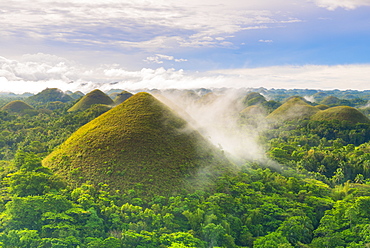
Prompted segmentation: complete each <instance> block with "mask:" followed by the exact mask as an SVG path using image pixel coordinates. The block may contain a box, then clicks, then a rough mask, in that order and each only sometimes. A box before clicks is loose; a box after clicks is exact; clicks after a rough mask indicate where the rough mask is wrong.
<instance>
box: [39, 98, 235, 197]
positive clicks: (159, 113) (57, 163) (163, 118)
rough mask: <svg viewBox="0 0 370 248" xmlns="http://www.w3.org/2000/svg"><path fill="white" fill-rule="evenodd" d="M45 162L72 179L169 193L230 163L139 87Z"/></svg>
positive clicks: (195, 183)
mask: <svg viewBox="0 0 370 248" xmlns="http://www.w3.org/2000/svg"><path fill="white" fill-rule="evenodd" d="M43 165H44V166H46V167H49V168H51V169H52V170H54V171H55V172H56V173H57V174H59V175H60V176H62V177H64V178H65V179H67V181H68V182H69V183H71V184H74V183H77V184H80V183H82V182H86V181H91V182H93V183H94V184H99V183H107V184H109V185H110V186H111V187H112V188H113V189H115V190H121V191H127V190H128V189H132V188H135V189H141V190H143V194H146V195H152V194H162V195H163V194H168V193H171V192H176V191H177V192H179V191H183V190H185V191H188V190H190V191H191V190H193V189H196V188H198V187H199V186H202V184H207V180H208V179H210V178H212V177H213V175H214V174H213V173H214V171H213V170H216V171H217V170H218V171H220V170H223V168H224V167H225V166H229V165H230V164H229V162H228V161H227V160H226V159H225V158H224V157H223V155H222V154H221V153H220V152H219V151H218V150H217V149H215V148H214V147H213V146H212V145H211V144H209V143H208V141H206V140H205V139H204V138H203V137H202V136H201V135H200V134H199V133H198V132H197V131H195V130H193V129H192V128H190V127H189V126H188V124H187V122H186V121H184V120H183V119H181V118H180V117H179V116H177V115H176V114H174V112H173V111H172V110H170V109H169V108H168V107H167V106H166V105H164V104H163V103H161V102H160V101H159V100H157V99H156V98H154V97H153V96H152V95H150V94H148V93H138V94H136V95H134V96H132V97H130V98H129V99H128V100H126V101H125V102H123V103H122V104H120V105H118V106H117V107H115V108H113V109H111V110H110V111H108V112H106V113H104V114H103V115H101V116H99V117H98V118H96V119H94V120H93V121H91V122H89V123H88V124H86V125H84V126H83V127H81V128H80V129H78V130H77V131H76V132H75V133H74V134H73V135H72V136H71V137H70V138H69V139H68V140H67V141H66V142H64V143H63V144H62V145H61V146H60V147H59V148H58V149H57V150H55V151H54V152H52V153H51V154H50V155H49V156H48V157H46V158H45V159H44V161H43ZM198 174H199V175H200V174H202V177H201V178H200V177H198ZM207 178H208V179H207ZM204 186H205V185H204Z"/></svg>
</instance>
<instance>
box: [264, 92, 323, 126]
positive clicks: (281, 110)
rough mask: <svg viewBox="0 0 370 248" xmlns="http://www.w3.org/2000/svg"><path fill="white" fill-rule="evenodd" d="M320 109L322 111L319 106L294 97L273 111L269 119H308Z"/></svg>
mask: <svg viewBox="0 0 370 248" xmlns="http://www.w3.org/2000/svg"><path fill="white" fill-rule="evenodd" d="M318 111H320V110H319V109H318V108H316V107H314V106H311V105H309V104H308V103H306V102H305V101H303V100H302V99H300V98H299V97H293V98H291V99H289V100H288V101H287V102H285V103H284V104H283V105H281V106H280V107H278V108H277V109H275V110H274V111H273V112H271V113H270V114H269V115H268V116H267V119H268V120H270V121H287V120H297V119H306V118H309V117H310V116H312V115H313V114H315V113H316V112H318Z"/></svg>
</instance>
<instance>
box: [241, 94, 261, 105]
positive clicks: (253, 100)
mask: <svg viewBox="0 0 370 248" xmlns="http://www.w3.org/2000/svg"><path fill="white" fill-rule="evenodd" d="M263 102H266V99H265V97H264V96H263V95H261V94H260V93H258V92H250V93H249V94H247V95H246V96H245V97H244V98H243V100H242V103H243V105H244V106H246V107H248V106H252V105H256V104H261V103H263Z"/></svg>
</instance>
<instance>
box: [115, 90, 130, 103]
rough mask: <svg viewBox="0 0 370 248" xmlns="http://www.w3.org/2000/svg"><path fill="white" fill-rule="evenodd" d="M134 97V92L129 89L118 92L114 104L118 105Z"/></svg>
mask: <svg viewBox="0 0 370 248" xmlns="http://www.w3.org/2000/svg"><path fill="white" fill-rule="evenodd" d="M130 97H132V94H131V93H130V92H128V91H122V92H121V93H119V94H117V96H116V97H115V98H114V101H113V102H114V105H118V104H121V103H123V102H124V101H126V100H127V99H129V98H130Z"/></svg>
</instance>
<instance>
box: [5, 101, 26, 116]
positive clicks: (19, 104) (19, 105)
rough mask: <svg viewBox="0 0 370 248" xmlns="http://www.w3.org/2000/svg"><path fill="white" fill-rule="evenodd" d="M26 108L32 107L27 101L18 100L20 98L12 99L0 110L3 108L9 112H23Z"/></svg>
mask: <svg viewBox="0 0 370 248" xmlns="http://www.w3.org/2000/svg"><path fill="white" fill-rule="evenodd" d="M26 109H33V107H31V106H30V105H28V104H27V103H25V102H23V101H20V100H16V101H12V102H10V103H8V104H6V105H5V106H4V107H2V108H1V110H5V111H9V112H16V113H20V112H23V111H24V110H26Z"/></svg>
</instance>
